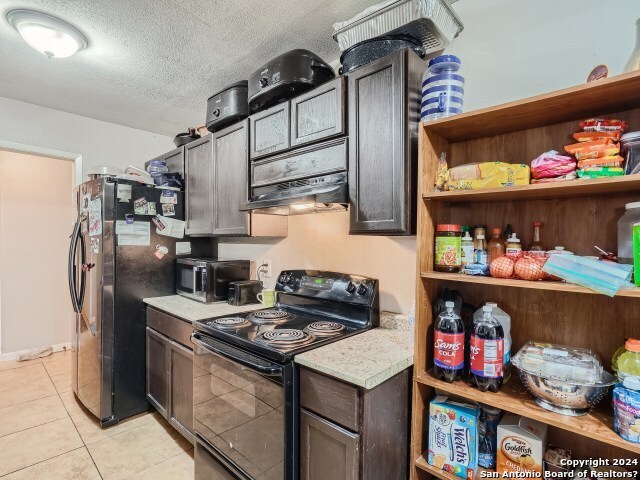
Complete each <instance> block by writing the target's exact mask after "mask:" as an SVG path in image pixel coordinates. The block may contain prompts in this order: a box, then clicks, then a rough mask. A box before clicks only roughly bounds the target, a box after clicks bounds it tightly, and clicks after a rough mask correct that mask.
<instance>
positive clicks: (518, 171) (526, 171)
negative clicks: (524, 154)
mask: <svg viewBox="0 0 640 480" xmlns="http://www.w3.org/2000/svg"><path fill="white" fill-rule="evenodd" d="M511 167H512V168H513V171H514V172H515V176H516V179H515V184H516V185H529V182H530V180H531V168H530V167H529V165H526V164H524V163H520V164H515V163H512V164H511Z"/></svg>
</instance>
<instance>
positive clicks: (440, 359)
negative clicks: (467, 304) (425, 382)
mask: <svg viewBox="0 0 640 480" xmlns="http://www.w3.org/2000/svg"><path fill="white" fill-rule="evenodd" d="M444 305H445V307H446V308H447V309H446V310H445V311H444V312H442V313H440V315H438V318H437V319H436V325H435V329H434V330H435V331H434V338H433V373H434V375H435V376H436V377H437V378H439V379H441V380H444V381H446V382H449V383H451V382H453V381H454V380H458V379H460V378H461V377H462V372H463V369H464V324H463V323H462V318H460V316H459V315H457V314H456V313H455V312H454V311H453V307H454V305H455V304H454V303H453V302H446V303H445V304H444Z"/></svg>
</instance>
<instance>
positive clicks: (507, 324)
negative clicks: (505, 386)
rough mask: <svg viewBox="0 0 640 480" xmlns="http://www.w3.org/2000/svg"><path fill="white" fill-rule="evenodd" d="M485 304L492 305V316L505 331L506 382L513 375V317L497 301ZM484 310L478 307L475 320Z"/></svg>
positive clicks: (504, 376) (474, 316)
mask: <svg viewBox="0 0 640 480" xmlns="http://www.w3.org/2000/svg"><path fill="white" fill-rule="evenodd" d="M485 305H488V306H489V307H492V308H493V310H491V316H492V317H493V318H495V319H496V320H498V323H500V325H502V331H503V333H504V363H503V375H502V377H503V378H504V381H505V383H506V382H508V381H509V377H510V376H511V317H510V316H509V314H508V313H507V312H505V311H504V310H502V309H501V308H500V307H498V304H497V303H494V302H487V303H486V304H485ZM483 314H484V312H483V311H482V307H480V308H479V309H477V310H476V311H475V312H474V313H473V322H474V325H475V322H476V321H477V320H479V319H480V318H482V316H483Z"/></svg>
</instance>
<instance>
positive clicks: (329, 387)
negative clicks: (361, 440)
mask: <svg viewBox="0 0 640 480" xmlns="http://www.w3.org/2000/svg"><path fill="white" fill-rule="evenodd" d="M300 405H302V406H303V407H304V408H306V409H308V410H311V411H312V412H315V413H317V414H318V415H322V416H323V417H325V418H328V419H329V420H332V421H333V422H335V423H337V424H339V425H341V426H343V427H345V428H348V429H349V430H353V431H355V432H357V431H358V430H359V429H360V397H359V394H358V388H356V387H353V386H351V385H347V384H346V383H342V382H339V381H337V380H334V379H332V378H329V377H326V376H324V375H321V374H319V373H315V372H313V371H311V370H307V369H304V368H303V369H301V370H300Z"/></svg>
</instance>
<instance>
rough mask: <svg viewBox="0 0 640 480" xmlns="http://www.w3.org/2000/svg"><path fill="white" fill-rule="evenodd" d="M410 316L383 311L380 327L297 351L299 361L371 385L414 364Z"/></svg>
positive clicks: (364, 386)
mask: <svg viewBox="0 0 640 480" xmlns="http://www.w3.org/2000/svg"><path fill="white" fill-rule="evenodd" d="M409 329H410V325H409V321H408V319H407V317H405V316H403V315H398V314H394V313H389V312H382V314H381V317H380V327H379V328H374V329H373V330H369V331H367V332H363V333H359V334H357V335H353V336H351V337H348V338H345V339H344V340H340V341H339V342H334V343H330V344H329V345H325V346H324V347H320V348H316V349H314V350H309V351H308V352H304V353H301V354H300V355H296V357H295V361H296V363H298V364H300V365H303V366H305V367H308V368H311V369H313V370H316V371H318V372H321V373H325V374H327V375H329V376H331V377H334V378H338V379H340V380H344V381H345V382H349V383H352V384H354V385H357V386H359V387H363V388H366V389H367V390H368V389H372V388H374V387H376V386H378V385H380V384H381V383H382V382H384V381H385V380H388V379H389V378H391V377H393V376H394V375H395V374H397V373H400V372H401V371H403V370H404V369H405V368H408V367H410V366H411V365H413V344H412V343H411V337H410V334H409Z"/></svg>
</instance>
